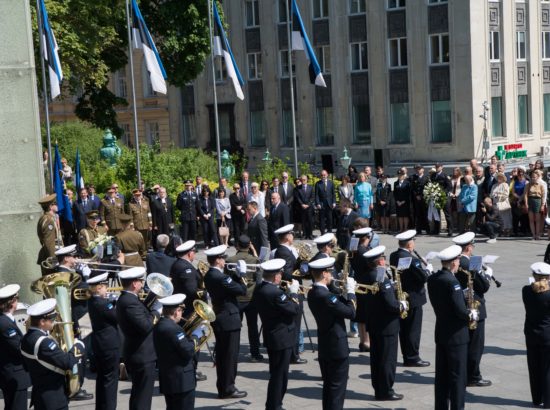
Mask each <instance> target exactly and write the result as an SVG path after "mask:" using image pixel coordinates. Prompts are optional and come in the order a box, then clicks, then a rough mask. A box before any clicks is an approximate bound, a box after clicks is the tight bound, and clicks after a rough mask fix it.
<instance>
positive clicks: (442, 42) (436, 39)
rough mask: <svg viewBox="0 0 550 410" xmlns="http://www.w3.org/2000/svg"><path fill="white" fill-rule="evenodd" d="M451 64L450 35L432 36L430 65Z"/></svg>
mask: <svg viewBox="0 0 550 410" xmlns="http://www.w3.org/2000/svg"><path fill="white" fill-rule="evenodd" d="M448 63H449V35H448V34H436V35H433V36H430V64H448Z"/></svg>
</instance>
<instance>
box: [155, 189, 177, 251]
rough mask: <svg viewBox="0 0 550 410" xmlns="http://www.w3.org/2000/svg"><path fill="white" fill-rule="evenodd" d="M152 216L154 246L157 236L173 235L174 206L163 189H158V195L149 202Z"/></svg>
mask: <svg viewBox="0 0 550 410" xmlns="http://www.w3.org/2000/svg"><path fill="white" fill-rule="evenodd" d="M151 213H152V214H153V244H156V241H157V239H156V238H157V236H158V235H161V234H164V235H169V236H170V235H172V234H173V233H174V205H173V204H172V200H171V199H170V198H169V197H168V195H167V194H166V188H165V187H159V189H158V195H157V197H156V198H155V199H153V200H152V202H151Z"/></svg>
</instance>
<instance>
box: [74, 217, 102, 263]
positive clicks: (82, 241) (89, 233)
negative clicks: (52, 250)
mask: <svg viewBox="0 0 550 410" xmlns="http://www.w3.org/2000/svg"><path fill="white" fill-rule="evenodd" d="M99 221H100V219H99V211H96V210H93V211H89V212H86V223H87V226H86V227H85V228H83V229H81V230H80V232H79V233H78V246H79V248H80V252H81V253H82V255H83V256H84V257H88V258H91V257H92V256H93V254H92V252H91V250H88V247H89V246H90V242H92V241H94V240H96V239H97V238H98V237H99V235H105V234H106V233H107V229H105V227H103V226H101V225H99Z"/></svg>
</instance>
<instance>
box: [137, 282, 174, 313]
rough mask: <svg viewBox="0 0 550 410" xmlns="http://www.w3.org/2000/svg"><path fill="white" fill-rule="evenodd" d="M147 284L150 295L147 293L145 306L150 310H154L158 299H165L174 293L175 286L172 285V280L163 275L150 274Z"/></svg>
mask: <svg viewBox="0 0 550 410" xmlns="http://www.w3.org/2000/svg"><path fill="white" fill-rule="evenodd" d="M146 282H147V286H148V287H149V293H147V296H146V298H145V300H144V301H143V304H144V305H145V307H146V308H147V309H149V310H151V309H152V308H153V305H154V304H155V302H156V301H157V299H158V298H165V297H167V296H170V295H171V294H172V293H173V292H174V285H172V282H171V281H170V278H168V277H167V276H165V275H163V274H162V273H150V274H149V275H148V276H147V280H146Z"/></svg>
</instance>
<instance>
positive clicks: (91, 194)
mask: <svg viewBox="0 0 550 410" xmlns="http://www.w3.org/2000/svg"><path fill="white" fill-rule="evenodd" d="M86 189H87V190H88V199H89V200H90V201H91V202H92V209H93V210H96V211H98V210H99V207H100V205H101V199H100V198H99V197H98V196H97V195H96V194H95V185H94V184H89V185H86Z"/></svg>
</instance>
